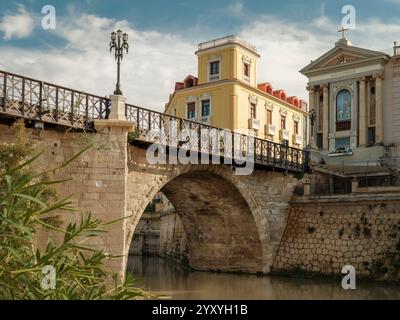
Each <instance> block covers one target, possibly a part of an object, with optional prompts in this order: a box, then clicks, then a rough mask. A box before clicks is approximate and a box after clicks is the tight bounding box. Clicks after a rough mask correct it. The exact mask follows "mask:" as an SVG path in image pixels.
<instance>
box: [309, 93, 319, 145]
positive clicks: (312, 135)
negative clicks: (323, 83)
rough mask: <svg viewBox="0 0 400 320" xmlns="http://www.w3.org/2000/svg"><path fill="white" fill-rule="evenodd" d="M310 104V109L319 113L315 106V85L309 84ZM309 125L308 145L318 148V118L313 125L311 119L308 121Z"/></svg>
mask: <svg viewBox="0 0 400 320" xmlns="http://www.w3.org/2000/svg"><path fill="white" fill-rule="evenodd" d="M307 90H308V105H309V111H310V113H311V112H312V111H313V110H314V112H315V114H317V110H316V108H315V86H308V87H307ZM308 123H309V127H308V132H309V136H310V138H309V145H308V147H310V148H313V149H316V148H317V145H316V141H317V137H316V136H317V119H315V121H314V125H313V126H311V119H310V121H308Z"/></svg>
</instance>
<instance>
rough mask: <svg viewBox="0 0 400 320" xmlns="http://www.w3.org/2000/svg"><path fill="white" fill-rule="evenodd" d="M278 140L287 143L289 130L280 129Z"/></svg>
mask: <svg viewBox="0 0 400 320" xmlns="http://www.w3.org/2000/svg"><path fill="white" fill-rule="evenodd" d="M279 140H287V141H289V130H285V129H281V130H280V131H279Z"/></svg>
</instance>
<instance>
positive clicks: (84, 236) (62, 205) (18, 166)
mask: <svg viewBox="0 0 400 320" xmlns="http://www.w3.org/2000/svg"><path fill="white" fill-rule="evenodd" d="M13 130H14V139H13V141H12V142H10V143H2V144H1V145H0V299H132V298H140V297H143V296H144V295H145V293H144V292H143V291H141V290H140V289H137V288H135V287H134V286H133V279H132V278H131V277H127V278H126V280H125V281H124V282H123V283H119V281H118V279H117V276H116V275H113V276H110V275H109V274H108V273H107V272H106V271H105V268H104V262H105V260H106V259H112V258H113V257H112V256H109V255H107V254H106V253H105V252H104V251H102V250H97V249H95V248H93V247H92V246H90V245H89V244H87V241H88V239H92V238H93V237H98V236H99V235H100V234H102V233H104V232H105V231H104V230H103V227H104V225H105V224H104V223H103V222H102V221H100V220H97V219H94V218H93V217H92V216H91V215H90V214H80V213H79V211H77V210H75V209H74V208H72V207H71V201H70V198H69V197H68V198H63V199H61V200H60V199H57V197H56V193H55V191H54V190H55V189H54V188H55V186H57V185H58V184H62V183H65V181H60V180H58V181H57V180H54V179H51V178H49V177H50V176H51V172H53V171H54V170H62V169H63V168H64V167H65V166H66V165H68V163H69V162H70V161H72V160H74V159H75V158H76V157H78V156H79V155H80V154H81V153H83V152H85V151H86V150H87V149H88V148H89V147H90V146H87V147H86V148H84V149H83V150H82V151H81V152H80V153H79V154H77V155H76V156H75V157H73V158H71V159H70V161H67V162H65V163H64V164H63V165H62V166H60V167H59V168H55V169H52V170H49V171H39V172H36V170H35V169H34V167H35V163H36V162H37V160H38V159H39V158H40V156H41V154H40V153H38V154H33V150H34V148H33V147H32V146H31V144H30V143H29V140H28V139H27V134H26V131H25V125H24V123H23V121H18V122H16V123H15V124H14V126H13ZM71 213H72V214H75V215H80V217H79V216H78V217H77V218H78V219H76V221H79V222H74V223H69V224H68V225H67V226H66V228H65V227H64V228H63V227H62V226H61V225H60V223H59V219H58V218H59V215H60V214H71ZM43 229H44V230H46V231H47V232H48V233H53V234H57V233H58V234H61V237H58V238H59V241H54V240H52V237H49V239H48V241H47V244H45V245H44V246H43V247H41V248H39V245H38V244H37V233H38V230H43ZM46 266H50V267H51V268H54V269H53V270H54V271H55V283H54V284H55V285H54V286H52V285H50V286H49V283H47V282H46V281H47V280H48V276H49V274H44V273H43V272H44V271H46V268H47V267H46ZM107 281H109V282H108V283H110V282H112V283H114V286H110V285H106V283H107ZM110 287H111V288H110Z"/></svg>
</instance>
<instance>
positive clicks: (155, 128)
mask: <svg viewBox="0 0 400 320" xmlns="http://www.w3.org/2000/svg"><path fill="white" fill-rule="evenodd" d="M113 109H114V111H113ZM124 109H125V110H124ZM124 111H125V117H126V119H127V120H128V121H131V122H133V124H134V125H135V127H136V131H137V132H138V133H139V135H143V136H145V140H146V141H147V142H148V143H154V142H156V143H159V144H165V145H166V146H167V147H173V148H181V147H183V148H187V149H190V150H193V151H196V152H198V153H199V154H207V155H209V156H213V157H219V158H223V159H231V160H233V159H235V160H237V159H240V160H243V158H245V160H246V161H252V162H254V164H255V165H258V166H262V167H266V168H274V169H278V170H284V171H291V172H304V171H307V169H308V152H307V151H305V150H302V149H298V148H294V147H289V146H287V145H285V144H279V143H274V142H271V141H268V140H264V139H260V138H258V137H254V136H251V135H245V134H242V133H237V132H231V131H229V130H225V129H221V128H217V127H213V126H210V125H207V124H205V123H201V122H194V121H190V120H186V119H183V118H178V117H175V116H172V115H168V114H164V113H161V112H157V111H154V110H149V109H146V108H142V107H138V106H135V105H131V104H127V103H125V98H124V97H122V96H111V100H110V99H109V98H107V97H100V96H97V95H93V94H88V93H85V92H82V91H79V90H74V89H70V88H66V87H63V86H58V85H55V84H51V83H48V82H44V81H40V80H36V79H32V78H29V77H24V76H20V75H16V74H13V73H9V72H5V71H0V116H1V117H23V118H25V119H29V120H33V121H39V122H44V123H50V124H55V125H60V126H64V127H68V128H73V129H78V130H86V131H95V129H96V128H95V126H94V121H95V120H99V119H109V118H110V120H125V119H124V114H123V113H124ZM182 133H183V135H186V138H187V141H182ZM151 134H152V136H151ZM193 134H194V135H195V136H196V137H194V138H193V137H192V135H193ZM249 155H251V156H250V157H249Z"/></svg>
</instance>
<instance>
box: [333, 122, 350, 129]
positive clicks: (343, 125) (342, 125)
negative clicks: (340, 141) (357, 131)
mask: <svg viewBox="0 0 400 320" xmlns="http://www.w3.org/2000/svg"><path fill="white" fill-rule="evenodd" d="M350 129H351V121H341V122H336V131H348V130H350Z"/></svg>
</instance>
